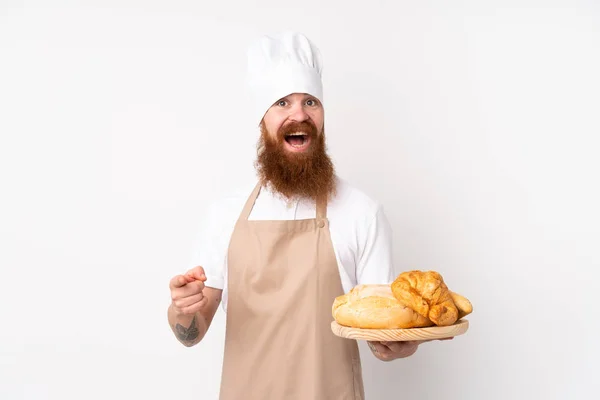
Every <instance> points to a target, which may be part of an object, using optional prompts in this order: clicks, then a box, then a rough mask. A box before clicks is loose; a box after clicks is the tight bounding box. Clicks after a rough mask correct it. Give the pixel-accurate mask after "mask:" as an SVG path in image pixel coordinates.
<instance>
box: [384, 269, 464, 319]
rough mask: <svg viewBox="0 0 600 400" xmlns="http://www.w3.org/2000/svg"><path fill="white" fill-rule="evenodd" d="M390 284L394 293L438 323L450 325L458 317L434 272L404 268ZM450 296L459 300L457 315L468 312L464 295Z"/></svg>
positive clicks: (438, 276)
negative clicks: (404, 270) (460, 308)
mask: <svg viewBox="0 0 600 400" xmlns="http://www.w3.org/2000/svg"><path fill="white" fill-rule="evenodd" d="M391 286H392V292H393V294H394V297H396V298H397V299H398V300H399V301H400V302H402V303H404V304H406V305H407V306H408V307H410V308H412V309H413V310H414V311H415V312H417V313H418V314H419V315H421V316H423V317H424V318H428V319H429V320H431V322H433V323H434V324H436V325H438V326H447V325H452V324H454V323H455V322H456V321H457V320H458V319H459V309H458V307H457V306H456V304H455V301H454V300H453V294H452V292H451V291H450V290H448V287H447V286H446V284H445V283H444V279H443V278H442V276H441V275H440V274H439V273H438V272H435V271H425V272H423V271H406V272H403V273H401V274H400V275H398V277H397V278H396V279H395V280H394V282H393V283H392V285H391ZM454 298H455V299H457V302H459V303H460V304H461V307H462V310H461V313H460V315H466V314H468V313H470V312H471V311H470V310H469V307H470V306H471V304H470V302H469V301H468V300H467V299H466V298H464V297H462V296H460V295H458V294H456V293H455V294H454ZM471 310H472V308H471Z"/></svg>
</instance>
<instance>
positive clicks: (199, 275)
mask: <svg viewBox="0 0 600 400" xmlns="http://www.w3.org/2000/svg"><path fill="white" fill-rule="evenodd" d="M185 275H186V277H187V278H191V279H192V280H198V281H202V282H204V281H206V274H205V273H204V268H202V267H195V268H192V269H190V270H189V271H188V272H186V274H185Z"/></svg>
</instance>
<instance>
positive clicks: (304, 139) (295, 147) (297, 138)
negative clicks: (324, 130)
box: [285, 132, 310, 151]
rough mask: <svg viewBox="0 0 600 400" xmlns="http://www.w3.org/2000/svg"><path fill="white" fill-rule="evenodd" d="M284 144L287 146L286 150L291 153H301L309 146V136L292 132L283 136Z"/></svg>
mask: <svg viewBox="0 0 600 400" xmlns="http://www.w3.org/2000/svg"><path fill="white" fill-rule="evenodd" d="M285 142H286V143H287V144H288V146H287V147H288V149H290V150H292V151H302V150H304V149H306V148H307V147H308V145H309V144H310V136H309V135H307V134H306V133H303V132H294V133H291V134H289V135H285Z"/></svg>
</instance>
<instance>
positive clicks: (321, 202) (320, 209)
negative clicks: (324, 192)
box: [317, 196, 327, 222]
mask: <svg viewBox="0 0 600 400" xmlns="http://www.w3.org/2000/svg"><path fill="white" fill-rule="evenodd" d="M325 219H327V196H321V197H319V198H318V199H317V222H318V221H323V220H325Z"/></svg>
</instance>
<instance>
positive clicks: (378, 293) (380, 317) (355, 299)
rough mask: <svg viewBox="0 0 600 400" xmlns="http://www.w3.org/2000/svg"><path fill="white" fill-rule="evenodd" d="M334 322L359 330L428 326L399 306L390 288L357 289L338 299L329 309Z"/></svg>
mask: <svg viewBox="0 0 600 400" xmlns="http://www.w3.org/2000/svg"><path fill="white" fill-rule="evenodd" d="M331 311H332V314H333V318H334V319H335V321H336V322H337V323H338V324H340V325H343V326H349V327H352V328H363V329H400V328H420V327H426V326H432V325H433V322H431V321H430V320H429V319H428V318H426V317H424V316H422V315H419V313H417V312H415V311H414V310H413V309H411V308H410V307H408V306H406V305H404V304H402V303H400V302H399V301H398V300H397V299H396V298H395V297H394V295H393V293H392V289H391V286H390V285H383V284H382V285H366V284H362V285H357V286H355V287H354V288H352V289H351V290H350V291H349V292H348V293H346V294H344V295H342V296H338V297H337V298H336V299H335V300H334V302H333V306H332V310H331Z"/></svg>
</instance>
